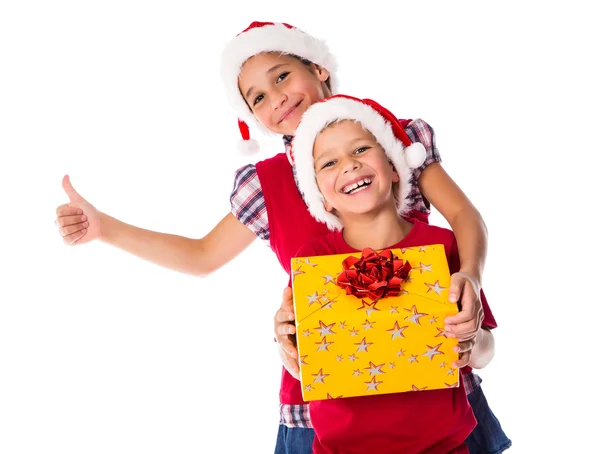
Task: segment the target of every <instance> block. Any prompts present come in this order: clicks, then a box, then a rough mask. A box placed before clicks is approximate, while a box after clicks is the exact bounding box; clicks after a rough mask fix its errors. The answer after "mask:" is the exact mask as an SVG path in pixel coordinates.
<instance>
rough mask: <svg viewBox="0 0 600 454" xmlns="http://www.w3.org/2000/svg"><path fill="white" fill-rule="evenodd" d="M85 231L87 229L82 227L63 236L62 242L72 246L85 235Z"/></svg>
mask: <svg viewBox="0 0 600 454" xmlns="http://www.w3.org/2000/svg"><path fill="white" fill-rule="evenodd" d="M86 233H87V229H83V230H79V231H78V232H75V233H72V234H70V235H67V236H63V243H65V244H68V245H70V246H74V245H76V244H77V242H78V241H79V240H80V239H81V238H83V237H84V236H85V234H86Z"/></svg>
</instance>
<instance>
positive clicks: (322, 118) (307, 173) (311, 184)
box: [292, 95, 426, 230]
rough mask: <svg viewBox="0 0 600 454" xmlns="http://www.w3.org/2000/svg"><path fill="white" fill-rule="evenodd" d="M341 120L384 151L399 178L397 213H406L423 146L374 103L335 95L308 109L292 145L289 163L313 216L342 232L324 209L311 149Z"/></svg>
mask: <svg viewBox="0 0 600 454" xmlns="http://www.w3.org/2000/svg"><path fill="white" fill-rule="evenodd" d="M342 120H353V121H357V122H359V123H361V125H362V126H363V128H365V129H366V130H368V131H369V132H371V134H373V135H374V136H375V138H376V139H377V142H379V144H380V145H381V146H382V148H383V149H384V150H385V152H386V154H387V156H388V158H389V160H390V161H391V162H392V164H393V165H394V168H395V170H396V172H398V175H399V176H400V183H399V185H398V193H397V194H395V196H396V200H397V201H398V204H397V205H398V206H397V209H398V214H399V215H403V214H405V213H406V211H407V209H408V207H407V201H406V198H407V196H408V194H409V192H410V178H411V173H412V169H414V168H417V167H420V166H421V165H423V162H424V161H425V155H426V152H425V147H423V145H422V144H421V143H419V142H415V143H412V142H411V140H410V139H409V138H408V136H407V135H406V132H405V131H404V128H403V127H402V124H401V123H400V121H399V120H398V119H397V118H396V117H395V116H394V115H393V114H392V113H391V112H390V111H389V110H387V109H386V108H384V107H383V106H381V105H379V104H377V103H376V102H375V101H372V100H370V99H357V98H353V97H351V96H346V95H335V96H332V97H330V98H326V99H323V100H321V101H320V102H318V103H316V104H313V105H312V106H311V107H309V108H308V110H307V111H306V112H305V113H304V115H303V116H302V121H301V122H300V125H299V126H298V129H297V130H296V135H295V136H294V141H293V143H292V160H293V161H294V163H295V165H296V176H297V179H298V186H299V188H300V191H301V192H302V194H303V195H304V201H305V202H306V205H307V206H308V209H309V211H310V213H311V214H312V216H313V217H314V218H315V219H317V220H318V221H320V222H323V223H325V224H327V226H328V227H329V229H331V230H341V228H342V227H343V226H342V222H341V220H340V218H339V217H337V216H336V215H335V214H333V213H331V212H328V211H327V210H326V209H325V205H324V198H323V195H322V194H321V191H319V187H318V186H317V179H316V176H315V164H314V159H313V146H314V143H315V140H316V138H317V136H318V135H319V133H320V132H321V131H323V129H324V128H325V127H327V126H328V125H330V124H331V123H334V122H339V121H342Z"/></svg>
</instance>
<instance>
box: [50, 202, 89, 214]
mask: <svg viewBox="0 0 600 454" xmlns="http://www.w3.org/2000/svg"><path fill="white" fill-rule="evenodd" d="M76 214H83V210H82V209H81V208H75V207H72V206H70V205H69V204H68V203H65V204H64V205H61V206H59V207H58V208H57V209H56V217H61V216H73V215H76Z"/></svg>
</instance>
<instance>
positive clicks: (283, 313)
mask: <svg viewBox="0 0 600 454" xmlns="http://www.w3.org/2000/svg"><path fill="white" fill-rule="evenodd" d="M294 317H295V316H294V302H293V297H292V289H291V287H286V288H285V289H284V290H283V298H282V300H281V307H280V308H279V310H278V311H277V312H276V313H275V317H274V326H275V339H276V340H277V342H278V343H279V347H280V348H281V350H283V352H284V353H285V354H284V355H283V356H282V360H283V361H284V363H285V364H284V365H285V366H286V368H288V370H289V369H291V370H293V371H294V372H296V373H297V372H299V371H300V367H299V366H298V349H297V348H296V345H295V343H294V339H295V334H296V325H295V324H294Z"/></svg>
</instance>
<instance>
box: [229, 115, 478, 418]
mask: <svg viewBox="0 0 600 454" xmlns="http://www.w3.org/2000/svg"><path fill="white" fill-rule="evenodd" d="M406 134H407V135H408V138H409V139H410V140H411V141H412V142H421V143H422V144H423V146H424V147H425V150H426V151H427V155H426V158H425V162H424V163H423V165H422V166H421V167H419V168H418V169H414V170H413V173H412V178H411V180H410V185H411V190H410V193H409V195H408V204H409V207H410V208H411V209H414V210H418V211H420V212H421V213H424V214H429V213H430V205H429V201H427V200H426V199H425V198H423V195H422V194H421V191H420V190H419V186H418V184H417V181H418V180H419V176H420V175H421V172H423V170H424V169H425V167H427V166H428V165H429V164H432V163H434V162H441V161H442V159H441V157H440V154H439V152H438V149H437V148H436V146H435V133H434V131H433V128H432V127H431V126H429V125H428V124H427V123H425V122H424V121H423V120H419V119H417V120H414V121H412V122H411V123H410V124H409V125H408V126H407V127H406ZM292 139H293V137H292V136H283V143H284V145H285V150H286V151H288V150H289V147H290V146H291V143H292ZM293 174H294V179H296V168H295V167H294V168H293ZM296 186H298V180H296ZM230 201H231V212H232V213H233V215H234V216H235V217H236V218H237V219H238V220H239V221H240V222H241V223H242V224H244V225H245V226H246V227H248V228H249V229H250V230H252V232H254V234H255V235H256V236H257V237H258V238H260V239H261V240H263V241H265V242H266V243H267V245H269V238H270V236H269V217H268V214H267V209H266V206H265V198H264V195H263V192H262V188H261V186H260V181H259V179H258V175H257V174H256V166H254V165H253V164H248V165H246V166H244V167H242V168H240V169H238V171H237V172H236V175H235V181H234V185H233V191H232V192H231V197H230ZM462 377H463V385H464V387H465V391H466V392H467V394H470V393H471V392H472V391H473V389H475V388H477V387H478V386H479V385H480V384H481V378H480V377H479V376H478V375H476V374H474V373H473V372H467V373H463V374H462ZM279 422H280V424H285V425H286V426H288V427H305V428H312V424H311V422H310V415H309V413H308V404H303V405H285V404H280V410H279Z"/></svg>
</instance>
